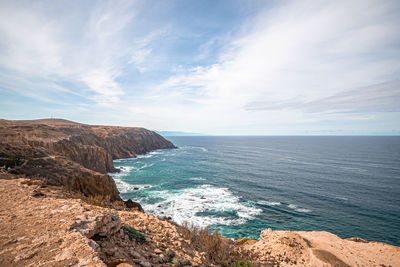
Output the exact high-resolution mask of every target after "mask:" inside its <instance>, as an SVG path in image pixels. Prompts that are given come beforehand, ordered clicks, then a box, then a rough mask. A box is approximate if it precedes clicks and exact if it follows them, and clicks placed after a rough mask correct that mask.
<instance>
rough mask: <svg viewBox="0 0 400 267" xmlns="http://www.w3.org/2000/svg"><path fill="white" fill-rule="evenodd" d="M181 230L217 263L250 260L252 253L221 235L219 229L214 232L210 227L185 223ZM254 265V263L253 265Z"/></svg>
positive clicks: (192, 243) (194, 245)
mask: <svg viewBox="0 0 400 267" xmlns="http://www.w3.org/2000/svg"><path fill="white" fill-rule="evenodd" d="M180 232H181V234H182V237H183V238H184V239H185V240H189V242H190V244H191V245H192V246H193V247H194V248H195V249H196V250H198V251H200V252H205V253H206V255H207V256H208V257H209V260H211V261H212V262H215V263H217V264H221V263H222V262H233V261H241V260H245V261H249V260H251V258H252V257H251V255H250V254H249V253H248V252H246V251H244V250H242V249H240V248H239V247H237V246H235V245H234V242H233V241H232V240H230V239H227V238H225V237H223V236H221V234H220V233H218V231H214V232H212V231H211V230H210V228H208V227H207V228H203V229H202V228H199V227H197V226H195V225H190V224H188V223H186V222H185V223H184V224H183V225H182V226H180ZM252 266H253V265H252Z"/></svg>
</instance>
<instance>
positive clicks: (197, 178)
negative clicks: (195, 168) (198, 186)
mask: <svg viewBox="0 0 400 267" xmlns="http://www.w3.org/2000/svg"><path fill="white" fill-rule="evenodd" d="M190 180H192V181H205V180H207V179H206V178H203V177H192V178H190Z"/></svg>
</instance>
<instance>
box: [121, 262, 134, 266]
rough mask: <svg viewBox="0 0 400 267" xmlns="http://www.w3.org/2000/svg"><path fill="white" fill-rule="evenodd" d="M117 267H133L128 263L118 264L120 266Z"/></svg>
mask: <svg viewBox="0 0 400 267" xmlns="http://www.w3.org/2000/svg"><path fill="white" fill-rule="evenodd" d="M117 267H133V265H131V264H129V263H126V262H124V263H120V264H118V265H117Z"/></svg>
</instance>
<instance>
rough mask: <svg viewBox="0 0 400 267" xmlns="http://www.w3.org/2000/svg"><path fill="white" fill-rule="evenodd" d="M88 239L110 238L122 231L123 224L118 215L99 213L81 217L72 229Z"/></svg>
mask: <svg viewBox="0 0 400 267" xmlns="http://www.w3.org/2000/svg"><path fill="white" fill-rule="evenodd" d="M70 229H71V230H77V231H78V232H80V233H82V234H83V235H85V236H86V237H88V238H95V236H98V237H104V236H110V235H113V234H115V233H116V232H118V231H119V230H120V229H121V222H120V220H119V218H118V217H117V216H116V215H114V216H113V215H112V214H108V213H98V214H93V215H91V216H90V215H89V216H88V215H86V216H81V217H79V218H78V219H77V220H76V221H75V223H73V224H72V225H71V227H70Z"/></svg>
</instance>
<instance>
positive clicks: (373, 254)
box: [239, 229, 400, 267]
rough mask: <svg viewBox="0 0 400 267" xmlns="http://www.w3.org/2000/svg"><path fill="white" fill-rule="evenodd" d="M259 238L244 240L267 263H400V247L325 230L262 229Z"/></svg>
mask: <svg viewBox="0 0 400 267" xmlns="http://www.w3.org/2000/svg"><path fill="white" fill-rule="evenodd" d="M260 237H261V240H260V241H258V242H254V241H253V240H251V242H243V241H242V242H241V244H240V245H239V246H241V247H242V249H243V250H245V251H249V252H251V253H252V256H253V260H255V261H256V262H258V263H260V264H265V265H266V266H268V265H271V266H278V265H279V266H315V267H324V266H337V267H350V266H400V247H396V246H392V245H388V244H385V243H380V242H368V241H365V240H362V239H361V240H362V241H359V239H354V238H352V239H342V238H340V237H338V236H337V235H334V234H332V233H329V232H324V231H297V232H293V231H273V230H271V229H266V230H264V231H262V232H261V235H260Z"/></svg>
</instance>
